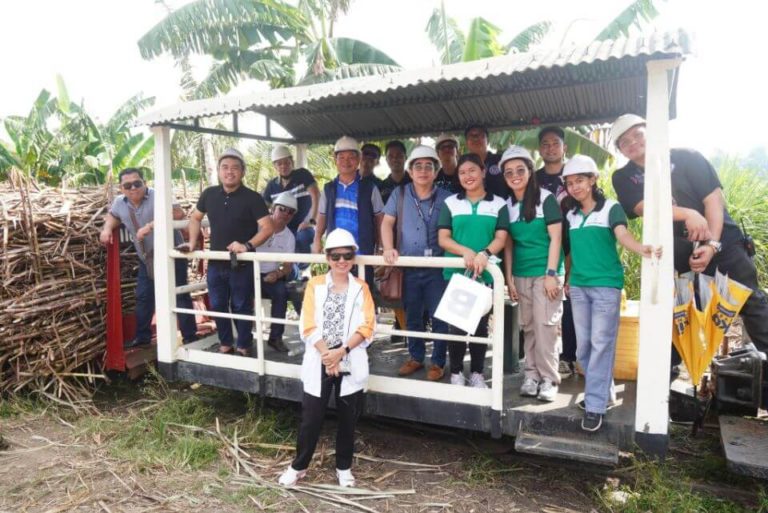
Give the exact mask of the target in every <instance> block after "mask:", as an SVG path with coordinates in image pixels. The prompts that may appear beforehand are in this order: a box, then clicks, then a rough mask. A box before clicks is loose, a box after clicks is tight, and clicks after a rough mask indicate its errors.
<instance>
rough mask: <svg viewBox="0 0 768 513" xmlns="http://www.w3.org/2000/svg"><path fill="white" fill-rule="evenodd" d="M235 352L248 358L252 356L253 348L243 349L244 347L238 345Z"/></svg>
mask: <svg viewBox="0 0 768 513" xmlns="http://www.w3.org/2000/svg"><path fill="white" fill-rule="evenodd" d="M235 354H236V355H237V356H245V357H246V358H248V357H250V356H251V349H250V348H246V349H243V348H240V347H238V348H237V349H236V350H235Z"/></svg>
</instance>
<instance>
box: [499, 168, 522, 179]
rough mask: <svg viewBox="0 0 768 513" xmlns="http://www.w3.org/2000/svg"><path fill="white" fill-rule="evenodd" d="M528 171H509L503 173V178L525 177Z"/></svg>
mask: <svg viewBox="0 0 768 513" xmlns="http://www.w3.org/2000/svg"><path fill="white" fill-rule="evenodd" d="M526 174H528V171H527V170H525V169H509V170H507V171H504V178H512V177H513V176H525V175H526Z"/></svg>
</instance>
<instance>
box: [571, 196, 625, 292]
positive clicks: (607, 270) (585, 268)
mask: <svg viewBox="0 0 768 513" xmlns="http://www.w3.org/2000/svg"><path fill="white" fill-rule="evenodd" d="M565 221H566V227H567V228H568V237H569V238H570V246H571V276H570V279H569V280H570V284H571V285H573V286H576V287H613V288H616V289H620V288H622V287H624V268H623V267H622V266H621V261H620V260H619V252H618V250H617V249H616V235H615V234H614V233H613V230H614V228H616V227H617V226H619V225H624V226H626V225H627V216H626V214H625V213H624V209H622V208H621V205H619V204H618V203H617V202H616V201H614V200H611V199H607V200H605V205H603V208H601V209H600V210H593V211H592V212H590V213H588V214H584V213H583V212H581V210H579V209H575V210H571V211H569V212H568V213H567V214H566V215H565Z"/></svg>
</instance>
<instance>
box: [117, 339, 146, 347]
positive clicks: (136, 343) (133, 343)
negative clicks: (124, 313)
mask: <svg viewBox="0 0 768 513" xmlns="http://www.w3.org/2000/svg"><path fill="white" fill-rule="evenodd" d="M151 343H152V341H151V340H139V339H137V338H134V339H133V340H129V341H127V342H124V343H123V349H133V348H135V347H142V346H148V345H150V344H151Z"/></svg>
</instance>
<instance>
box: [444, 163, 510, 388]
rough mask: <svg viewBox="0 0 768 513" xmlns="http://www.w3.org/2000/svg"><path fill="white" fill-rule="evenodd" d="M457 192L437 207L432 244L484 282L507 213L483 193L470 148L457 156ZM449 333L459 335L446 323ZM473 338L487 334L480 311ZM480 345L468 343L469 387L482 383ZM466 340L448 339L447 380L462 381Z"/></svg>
mask: <svg viewBox="0 0 768 513" xmlns="http://www.w3.org/2000/svg"><path fill="white" fill-rule="evenodd" d="M458 175H459V183H460V184H461V187H462V189H463V191H462V192H460V193H458V194H454V195H452V196H448V197H447V198H446V199H445V203H443V206H442V208H441V210H440V217H439V219H438V223H437V227H438V244H440V247H441V248H443V249H444V250H445V256H447V257H460V258H463V259H464V266H465V268H466V269H467V270H469V271H470V272H471V273H472V277H473V279H474V278H478V277H479V278H480V279H481V280H482V281H483V282H484V283H485V284H487V285H488V284H492V283H493V278H492V277H491V275H490V274H489V273H488V272H487V271H485V268H486V267H487V266H488V262H489V261H490V260H491V258H492V257H495V255H496V254H497V253H499V252H500V251H501V250H502V249H504V241H505V240H506V238H507V225H508V224H509V215H508V214H507V204H506V203H505V202H504V200H503V199H501V198H499V197H498V196H494V195H493V194H492V193H490V192H486V190H485V184H484V178H485V165H483V161H482V160H481V159H480V157H479V156H477V155H476V154H474V153H467V154H465V155H462V156H461V158H460V159H459V167H458ZM457 272H458V273H463V272H464V270H462V269H456V268H448V269H446V270H445V271H444V273H443V276H444V277H445V279H446V280H450V278H451V276H452V275H453V274H454V273H457ZM450 332H451V333H454V334H462V335H463V334H465V333H464V332H462V331H460V330H458V329H457V328H455V327H450ZM474 335H475V336H478V337H487V336H488V315H485V316H484V317H483V318H482V319H481V320H480V324H479V325H478V327H477V330H476V331H475V333H474ZM486 349H487V345H486V344H480V343H470V344H469V354H470V378H469V384H470V386H473V387H475V388H488V386H487V385H486V383H485V376H483V367H484V363H485V352H486ZM466 352H467V344H466V342H450V343H449V344H448V356H449V359H450V367H451V384H454V385H464V384H465V381H466V379H465V378H464V355H465V354H466Z"/></svg>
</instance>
